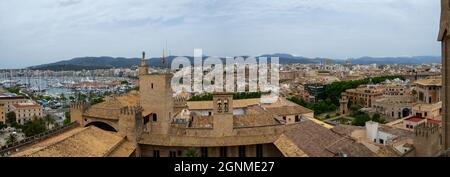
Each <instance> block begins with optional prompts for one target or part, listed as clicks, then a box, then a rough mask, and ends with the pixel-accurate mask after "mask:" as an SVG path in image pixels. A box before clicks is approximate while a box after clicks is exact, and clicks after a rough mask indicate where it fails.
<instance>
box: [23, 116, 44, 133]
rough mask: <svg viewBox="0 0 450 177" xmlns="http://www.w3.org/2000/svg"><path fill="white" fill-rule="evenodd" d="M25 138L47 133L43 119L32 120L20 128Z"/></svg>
mask: <svg viewBox="0 0 450 177" xmlns="http://www.w3.org/2000/svg"><path fill="white" fill-rule="evenodd" d="M20 128H21V129H22V132H23V133H25V136H27V137H30V136H34V135H37V134H39V133H43V132H45V131H47V125H46V122H45V121H44V120H43V119H39V118H34V119H32V120H31V121H28V122H26V123H25V124H24V125H22V126H20Z"/></svg>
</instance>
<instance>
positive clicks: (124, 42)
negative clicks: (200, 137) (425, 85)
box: [0, 0, 440, 68]
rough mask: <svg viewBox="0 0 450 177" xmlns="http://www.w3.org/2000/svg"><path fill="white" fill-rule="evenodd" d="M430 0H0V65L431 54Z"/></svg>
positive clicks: (436, 50)
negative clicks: (165, 56)
mask: <svg viewBox="0 0 450 177" xmlns="http://www.w3.org/2000/svg"><path fill="white" fill-rule="evenodd" d="M439 6H440V1H439V0H39V1H36V0H1V1H0V68H21V67H27V66H32V65H38V64H45V63H50V62H56V61H60V60H67V59H71V58H74V57H84V56H113V57H140V55H141V52H142V51H146V52H147V55H149V56H151V57H160V56H161V55H162V52H163V48H165V46H166V44H167V48H168V50H169V51H170V54H171V55H187V56H192V55H193V52H194V48H202V49H203V54H204V55H208V56H223V57H232V56H241V55H253V56H256V55H261V54H272V53H290V54H293V55H296V56H305V57H326V58H333V59H347V58H357V57H362V56H373V57H382V56H422V55H440V44H439V43H438V42H437V33H438V27H439V16H440V7H439Z"/></svg>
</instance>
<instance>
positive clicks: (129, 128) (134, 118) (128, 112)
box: [118, 106, 143, 157]
mask: <svg viewBox="0 0 450 177" xmlns="http://www.w3.org/2000/svg"><path fill="white" fill-rule="evenodd" d="M142 111H143V109H142V107H140V106H126V107H123V108H121V109H120V117H119V131H118V133H119V134H120V135H121V136H125V137H126V138H127V140H128V141H130V142H132V143H133V144H134V145H135V147H136V151H135V154H136V156H138V157H139V156H140V154H141V149H140V147H139V144H138V142H139V140H140V139H141V135H142V132H143V118H142Z"/></svg>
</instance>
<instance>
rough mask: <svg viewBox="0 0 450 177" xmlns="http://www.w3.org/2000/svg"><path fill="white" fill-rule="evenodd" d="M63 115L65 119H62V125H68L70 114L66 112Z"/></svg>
mask: <svg viewBox="0 0 450 177" xmlns="http://www.w3.org/2000/svg"><path fill="white" fill-rule="evenodd" d="M64 115H65V117H66V119H64V123H63V124H64V125H67V124H70V112H69V111H67V112H65V113H64Z"/></svg>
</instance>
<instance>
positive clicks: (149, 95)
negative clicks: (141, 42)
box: [139, 53, 174, 134]
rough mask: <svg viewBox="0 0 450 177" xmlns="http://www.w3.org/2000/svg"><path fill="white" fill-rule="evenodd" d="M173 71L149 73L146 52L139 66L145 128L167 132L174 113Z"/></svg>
mask: <svg viewBox="0 0 450 177" xmlns="http://www.w3.org/2000/svg"><path fill="white" fill-rule="evenodd" d="M171 80H172V74H171V73H159V72H153V73H148V66H147V64H146V63H145V53H143V54H142V60H141V64H140V66H139V94H140V98H139V104H140V106H141V107H142V108H143V112H142V114H143V119H144V121H143V123H144V130H145V131H146V132H150V133H152V134H167V133H168V130H169V126H170V123H171V121H172V116H173V113H174V103H173V102H174V101H173V93H172V86H171V84H170V82H171Z"/></svg>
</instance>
